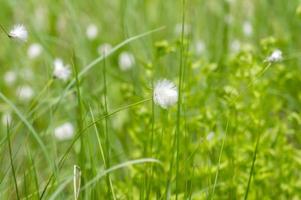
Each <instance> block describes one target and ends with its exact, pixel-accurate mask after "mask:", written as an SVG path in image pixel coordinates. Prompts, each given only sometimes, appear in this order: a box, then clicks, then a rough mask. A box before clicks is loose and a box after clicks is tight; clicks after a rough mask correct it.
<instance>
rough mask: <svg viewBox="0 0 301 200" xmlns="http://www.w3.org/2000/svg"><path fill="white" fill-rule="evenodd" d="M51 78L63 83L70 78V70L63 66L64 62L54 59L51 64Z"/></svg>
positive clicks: (67, 66)
mask: <svg viewBox="0 0 301 200" xmlns="http://www.w3.org/2000/svg"><path fill="white" fill-rule="evenodd" d="M53 67H54V69H53V76H54V77H55V78H58V79H60V80H63V81H67V80H68V79H69V78H70V75H71V70H70V67H69V65H64V62H63V60H62V59H60V58H56V59H55V60H54V62H53Z"/></svg>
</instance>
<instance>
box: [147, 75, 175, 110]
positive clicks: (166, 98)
mask: <svg viewBox="0 0 301 200" xmlns="http://www.w3.org/2000/svg"><path fill="white" fill-rule="evenodd" d="M153 100H154V102H155V104H157V105H159V106H161V107H162V108H164V109H167V108H169V107H170V106H172V105H174V104H176V103H177V101H178V89H177V86H176V85H175V84H174V83H173V82H171V81H169V80H166V79H163V80H159V81H157V82H156V84H155V88H154V92H153Z"/></svg>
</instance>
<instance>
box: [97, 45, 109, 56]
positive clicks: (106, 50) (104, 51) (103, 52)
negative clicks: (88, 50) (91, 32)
mask: <svg viewBox="0 0 301 200" xmlns="http://www.w3.org/2000/svg"><path fill="white" fill-rule="evenodd" d="M111 50H112V45H111V44H109V43H104V44H102V45H100V46H99V47H98V48H97V51H98V53H99V55H107V54H108V53H109V52H110V51H111Z"/></svg>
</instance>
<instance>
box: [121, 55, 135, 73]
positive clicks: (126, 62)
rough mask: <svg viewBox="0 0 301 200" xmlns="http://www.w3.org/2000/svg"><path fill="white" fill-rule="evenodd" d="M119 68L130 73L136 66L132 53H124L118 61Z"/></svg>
mask: <svg viewBox="0 0 301 200" xmlns="http://www.w3.org/2000/svg"><path fill="white" fill-rule="evenodd" d="M118 64H119V68H120V69H121V70H122V71H128V70H130V69H131V68H133V66H134V65H135V58H134V56H133V54H131V53H130V52H122V53H121V54H120V55H119V59H118Z"/></svg>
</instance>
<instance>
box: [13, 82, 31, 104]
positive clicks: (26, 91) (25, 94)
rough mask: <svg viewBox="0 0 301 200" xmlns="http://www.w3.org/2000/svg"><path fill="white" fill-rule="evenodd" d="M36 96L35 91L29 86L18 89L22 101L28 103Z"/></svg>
mask: <svg viewBox="0 0 301 200" xmlns="http://www.w3.org/2000/svg"><path fill="white" fill-rule="evenodd" d="M33 95H34V91H33V89H32V88H31V87H30V86H28V85H23V86H20V87H18V88H17V96H18V97H19V99H20V100H21V101H28V100H30V99H32V97H33Z"/></svg>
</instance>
